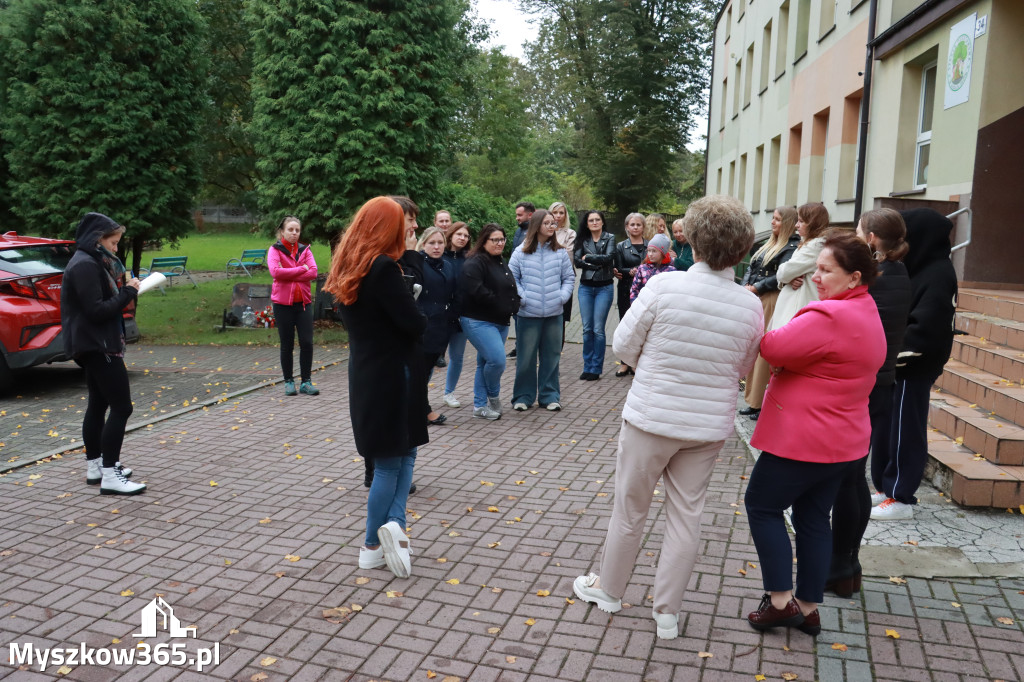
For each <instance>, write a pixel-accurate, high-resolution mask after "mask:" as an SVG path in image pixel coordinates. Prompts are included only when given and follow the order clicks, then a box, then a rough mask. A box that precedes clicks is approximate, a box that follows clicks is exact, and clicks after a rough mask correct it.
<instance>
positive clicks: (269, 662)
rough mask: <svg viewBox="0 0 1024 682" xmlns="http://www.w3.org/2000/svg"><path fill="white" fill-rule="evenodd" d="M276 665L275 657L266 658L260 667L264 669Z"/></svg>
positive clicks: (262, 660)
mask: <svg viewBox="0 0 1024 682" xmlns="http://www.w3.org/2000/svg"><path fill="white" fill-rule="evenodd" d="M275 663H277V659H276V658H274V657H273V656H264V657H263V658H261V659H260V665H262V666H264V667H265V666H268V665H274V664H275Z"/></svg>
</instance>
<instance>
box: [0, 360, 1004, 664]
mask: <svg viewBox="0 0 1024 682" xmlns="http://www.w3.org/2000/svg"><path fill="white" fill-rule="evenodd" d="M467 350H468V351H469V352H468V353H467V365H466V366H467V370H466V372H465V374H464V376H463V379H462V382H461V383H460V390H459V395H460V396H461V397H462V399H463V400H464V402H466V403H467V404H468V403H469V402H470V400H469V398H470V395H469V393H470V390H471V383H472V377H471V374H470V371H469V368H471V367H473V356H472V351H471V349H467ZM179 359H180V358H179ZM581 365H582V362H581V357H580V352H579V346H578V345H567V346H566V350H565V353H564V355H563V359H562V376H563V406H564V409H563V411H562V412H559V413H550V412H547V411H543V410H537V409H532V410H530V411H528V412H526V413H523V414H516V413H513V412H511V410H509V409H508V408H506V410H507V412H506V415H505V416H504V417H503V418H502V419H501V420H499V421H496V422H488V421H484V420H478V419H473V418H472V417H471V416H470V414H471V409H470V408H469V407H463V408H460V409H458V410H450V409H449V410H446V412H447V414H448V418H449V421H448V424H447V425H445V426H442V427H431V437H432V442H431V443H430V444H429V445H427V446H424V447H423V448H421V449H420V453H419V457H418V461H417V467H416V481H417V483H418V485H419V488H420V490H419V492H418V493H417V494H416V495H414V496H413V497H412V498H410V503H409V509H410V516H409V522H410V527H411V538H412V544H413V547H414V551H415V555H414V557H413V574H412V576H411V577H410V578H408V579H405V580H400V579H396V578H394V577H393V576H392V575H391V573H390V572H389V571H387V569H375V570H369V571H367V570H360V569H358V568H357V564H356V562H357V552H358V547H359V545H360V544H361V541H362V537H363V533H364V529H365V499H366V495H365V489H364V488H363V487H362V463H361V461H360V460H359V458H358V456H357V455H356V453H355V452H354V449H353V446H352V437H351V429H350V427H349V424H348V405H347V396H346V392H347V374H346V368H345V365H344V363H342V364H339V365H337V366H333V367H329V368H327V369H325V370H323V371H321V372H319V373H318V374H317V375H316V376H317V382H318V385H319V387H320V388H321V390H322V391H323V393H322V395H321V396H319V397H308V396H297V397H294V398H286V397H285V396H284V395H283V393H282V391H281V389H280V387H267V388H261V389H259V390H255V391H253V392H250V393H247V394H245V395H241V396H237V397H234V398H232V399H230V400H228V401H227V402H223V403H220V404H217V405H212V406H208V407H207V409H205V410H203V409H199V410H195V411H189V412H185V413H183V414H180V415H179V416H176V417H174V418H172V419H167V420H164V421H160V422H158V423H155V424H153V425H152V426H151V427H148V428H146V427H143V428H141V429H138V430H136V431H134V432H132V433H130V434H129V435H128V438H127V440H126V452H128V453H131V455H130V459H128V460H127V462H126V463H127V464H128V465H130V466H132V467H135V468H136V470H137V471H138V473H137V474H136V476H137V477H138V478H139V479H143V480H146V481H147V483H148V484H149V485H150V490H149V491H148V492H147V493H146V494H145V495H142V496H139V497H135V498H118V497H102V496H99V495H98V494H97V493H96V490H95V489H93V488H87V487H86V486H85V484H84V482H83V481H82V478H83V477H84V465H83V463H82V460H81V459H80V456H77V455H76V456H72V457H64V458H63V459H60V460H52V461H50V462H48V463H45V464H42V465H37V466H30V467H25V468H21V469H18V470H15V471H13V472H11V473H9V474H7V475H5V476H3V477H2V478H0V487H2V491H3V493H2V495H0V518H2V522H0V640H2V641H0V643H2V644H4V645H7V644H8V643H11V642H16V643H18V644H19V645H24V644H26V643H29V642H31V643H33V644H34V645H36V646H37V647H47V646H61V647H71V646H73V647H78V646H79V644H80V643H82V642H85V643H87V644H88V645H89V646H92V647H105V646H109V647H111V648H114V649H125V648H128V647H133V646H135V645H136V644H137V643H138V641H139V640H138V639H136V638H133V637H132V634H133V633H136V632H139V630H140V611H141V609H142V608H143V607H144V606H145V605H146V604H147V603H149V601H150V600H151V599H153V598H154V597H155V596H157V595H162V597H163V599H165V600H166V601H167V602H168V603H169V604H170V605H171V606H173V608H174V612H175V615H176V616H177V617H178V618H180V619H181V622H182V624H183V625H195V626H196V628H197V631H198V639H196V640H193V639H188V640H175V641H178V642H182V641H184V642H186V645H187V646H186V648H187V650H188V651H190V652H193V651H195V650H196V648H197V647H205V646H214V645H215V644H217V645H219V653H220V663H219V664H218V665H216V666H214V667H210V668H208V669H207V670H205V671H203V672H202V673H197V672H195V670H194V669H186V668H185V666H180V665H179V666H165V667H157V666H153V665H151V666H139V665H136V666H126V665H115V664H111V665H106V666H100V665H72V666H68V667H69V668H70V670H67V671H64V673H65V674H63V675H60V676H63V677H66V678H69V679H76V680H113V679H124V680H134V679H152V680H165V679H176V680H191V679H200V678H202V679H208V678H213V679H237V680H261V679H268V680H285V679H294V680H319V679H323V680H335V679H337V680H371V679H376V680H383V679H386V680H413V679H415V680H428V679H435V680H439V681H441V680H445V679H447V680H449V682H451V680H452V679H453V678H458V679H460V680H482V681H489V680H538V681H539V680H616V681H619V680H638V681H639V680H714V681H715V682H719V681H721V680H733V679H735V680H751V679H755V675H764V676H765V678H766V679H782V678H783V675H784V674H785V673H790V674H793V675H796V676H797V677H796V678H790V679H798V680H813V679H821V680H838V679H851V680H859V679H879V680H917V679H920V680H969V679H1004V680H1013V679H1022V678H1024V635H1022V629H1021V621H1022V619H1024V581H1022V580H1019V579H984V580H982V579H974V580H965V579H955V580H941V579H933V580H924V579H917V578H908V579H907V580H906V582H905V583H902V582H898V581H897V582H891V581H889V580H887V579H885V578H870V579H866V580H865V585H864V591H863V593H862V594H860V595H857V597H856V598H855V599H851V600H842V599H838V598H834V597H832V598H829V599H828V600H827V602H826V604H825V605H824V606H823V607H822V621H823V627H824V631H823V633H822V635H821V636H820V637H819V638H818V639H817V642H815V640H813V639H812V638H810V637H808V636H806V635H804V634H803V633H800V632H799V631H792V632H771V633H766V634H763V635H762V634H760V633H757V632H755V631H753V630H751V629H750V628H749V626H748V625H747V623H746V622H745V620H744V615H745V614H746V613H747V612H748V611H749V610H751V609H753V608H754V607H756V605H757V602H758V600H759V598H760V595H761V586H760V585H761V583H760V571H759V569H758V567H757V566H758V560H757V556H756V552H755V551H754V548H753V545H752V543H751V541H750V536H749V531H748V528H747V523H746V518H745V516H744V515H743V506H742V495H743V490H744V487H745V483H746V479H745V477H746V476H747V475H748V474H749V471H750V468H751V466H752V463H753V460H752V459H751V457H750V455H749V453H748V451H747V449H746V446H745V444H744V443H743V442H742V441H741V440H739V439H732V440H730V441H728V442H727V444H726V447H725V449H724V450H723V451H722V454H721V457H720V460H719V463H718V466H717V468H716V471H715V474H714V477H713V480H712V483H711V487H710V490H709V495H708V505H707V509H706V512H705V516H704V523H703V537H702V542H701V548H700V556H699V558H698V561H697V565H696V569H695V571H694V574H693V577H692V579H691V582H690V585H689V592H688V600H689V604H688V606H687V608H686V610H685V611H684V613H682V614H681V615H680V630H681V636H680V637H679V638H678V639H676V640H672V641H667V642H666V641H659V640H657V639H656V638H655V636H654V626H653V621H652V620H651V618H650V602H651V600H650V598H649V594H650V590H651V586H652V584H653V579H654V565H655V563H656V562H657V559H658V553H659V549H660V546H661V541H662V533H663V530H664V519H663V510H662V508H661V498H660V496H659V495H655V499H654V503H653V505H652V513H651V515H650V518H649V520H648V526H647V535H646V537H645V542H644V545H643V547H642V549H641V552H640V555H639V557H638V565H637V568H636V570H635V572H634V575H633V578H632V580H631V582H630V585H629V588H628V590H627V592H626V594H625V596H624V600H623V601H624V602H627V603H629V604H630V605H631V606H630V607H628V608H624V609H623V611H622V612H620V613H619V614H616V615H614V616H608V615H607V614H604V613H602V612H600V611H598V610H597V609H596V608H594V607H591V606H589V605H586V604H584V603H582V602H580V601H578V600H576V601H575V603H570V602H572V601H573V594H572V586H571V584H572V579H573V578H574V577H575V576H576V575H579V574H581V573H585V572H587V571H588V570H590V569H591V568H592V567H593V565H594V563H595V559H596V558H597V556H598V554H599V551H600V547H601V544H602V542H603V538H604V532H605V529H606V527H607V522H608V517H609V515H610V512H611V505H612V499H613V495H612V493H613V481H612V476H613V473H614V454H615V440H616V436H617V433H618V427H619V408H620V407H621V404H622V402H623V399H624V397H625V392H626V390H627V389H628V385H629V383H628V382H629V381H630V380H629V379H615V378H614V377H612V376H611V372H610V371H609V372H608V373H607V374H606V375H605V378H603V379H602V380H601V381H600V382H580V381H577V380H576V379H575V377H576V376H577V375H578V374H579V372H580V371H581ZM606 367H607V366H606ZM511 378H512V377H511V371H509V372H507V373H506V376H505V382H506V385H505V387H504V389H505V390H504V393H505V394H506V395H507V393H508V389H509V388H510V386H509V384H510V383H511ZM431 397H432V399H438V398H439V397H440V388H438V387H434V388H433V389H432V390H431ZM437 402H438V404H440V401H439V400H438V401H437ZM382 409H387V406H386V405H383V406H382ZM495 510H496V511H495ZM544 591H549V592H550V594H549V595H546V596H540V595H539V594H538V593H539V592H540V593H542V594H543V592H544ZM338 607H343V608H338ZM327 609H337V610H335V611H333V612H328V613H327V614H326V616H325V614H324V611H325V610H327ZM999 619H1006V620H1004V621H1000V620H999ZM888 631H891V632H888ZM894 635H898V636H899V638H898V639H896V638H895V637H894ZM115 639H116V640H119V641H118V642H117V643H114V640H115ZM169 641H170V640H168V639H167V634H166V633H163V632H162V633H161V634H159V635H158V636H157V637H155V638H148V639H146V643H147V644H149V645H151V646H155V645H157V644H159V643H164V642H169ZM834 643H838V644H843V645H845V646H846V650H845V651H842V650H840V649H835V648H833V644H834ZM702 652H705V653H709V654H711V655H710V656H703V657H702V655H701V653H702ZM38 668H39V666H38V665H36V666H34V668H32V670H28V669H26V670H21V669H19V668H18V667H17V666H16V665H14V664H12V663H11V662H10V661H9V657H8V656H4V657H2V658H0V677H3V678H6V679H12V680H22V679H26V680H28V679H37V678H38V679H52V678H53V677H57V676H58V669H57V666H51V667H49V668H47V669H46V671H45V672H44V673H42V674H40V673H38V672H36V671H38ZM432 674H436V677H433V678H431V677H430V676H431V675H432ZM263 675H266V677H263Z"/></svg>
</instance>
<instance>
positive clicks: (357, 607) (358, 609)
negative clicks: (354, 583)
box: [352, 604, 363, 611]
mask: <svg viewBox="0 0 1024 682" xmlns="http://www.w3.org/2000/svg"><path fill="white" fill-rule="evenodd" d="M352 610H353V611H362V610H363V607H362V606H360V605H359V604H353V605H352Z"/></svg>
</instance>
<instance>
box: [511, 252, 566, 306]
mask: <svg viewBox="0 0 1024 682" xmlns="http://www.w3.org/2000/svg"><path fill="white" fill-rule="evenodd" d="M508 267H509V270H511V271H512V277H514V278H515V280H516V289H518V290H519V298H520V299H521V302H520V304H519V315H520V316H521V317H554V316H555V315H561V314H562V306H564V305H565V302H566V301H568V300H569V298H570V297H571V296H572V287H573V284H574V283H575V282H576V278H575V276H574V275H573V272H572V262H571V261H570V260H569V254H568V252H567V251H566V250H565V249H558V250H557V251H552V250H551V249H549V248H547V247H546V246H538V247H537V250H536V251H534V252H533V253H523V247H522V246H519V247H517V248H516V250H515V251H513V252H512V258H511V259H509V262H508Z"/></svg>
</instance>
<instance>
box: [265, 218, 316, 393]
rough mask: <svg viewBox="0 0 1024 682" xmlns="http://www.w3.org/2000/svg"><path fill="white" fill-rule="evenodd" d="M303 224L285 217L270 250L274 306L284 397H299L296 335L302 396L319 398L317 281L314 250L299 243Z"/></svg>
mask: <svg viewBox="0 0 1024 682" xmlns="http://www.w3.org/2000/svg"><path fill="white" fill-rule="evenodd" d="M301 233H302V223H301V222H299V219H298V218H296V217H295V216H291V215H290V216H285V217H284V220H282V221H281V224H280V225H278V226H277V242H276V243H275V244H274V245H273V246H271V247H270V249H269V250H268V251H267V269H268V270H270V275H271V276H272V277H273V278H274V284H273V286H272V287H271V289H270V301H271V302H272V303H273V304H274V320H275V323H276V324H277V334H278V337H279V338H280V339H281V373H282V374H284V394H285V395H295V393H296V391H295V376H294V375H293V374H292V349H293V348H294V347H295V333H296V332H298V335H299V377H300V378H301V380H302V381H301V383H300V385H299V390H298V392H299V393H305V394H306V395H317V394H319V393H320V389H318V388H316V387H315V386H313V381H312V377H311V374H312V371H313V306H312V305H311V304H312V303H313V294H312V291H311V287H310V285H309V283H310V282H312V281H313V280H314V279H316V261H315V260H313V250H312V249H311V248H309V246H308V245H307V244H300V243H299V235H300V234H301Z"/></svg>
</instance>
